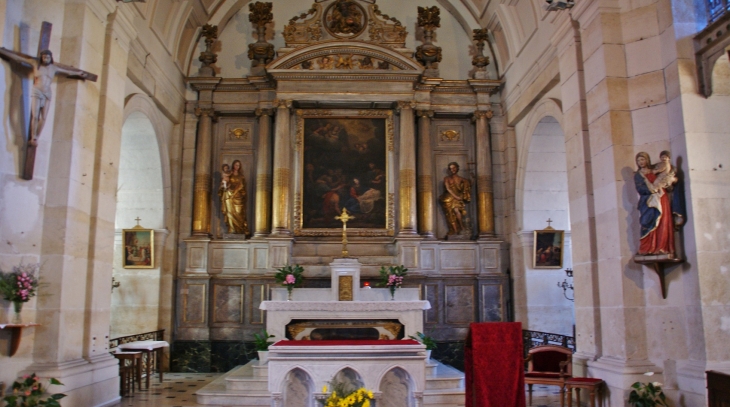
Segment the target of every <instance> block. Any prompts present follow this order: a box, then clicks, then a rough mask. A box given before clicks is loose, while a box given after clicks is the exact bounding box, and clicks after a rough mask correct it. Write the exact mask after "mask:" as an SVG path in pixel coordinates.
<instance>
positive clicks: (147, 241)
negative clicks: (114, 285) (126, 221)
mask: <svg viewBox="0 0 730 407" xmlns="http://www.w3.org/2000/svg"><path fill="white" fill-rule="evenodd" d="M122 245H123V246H124V250H123V251H122V266H124V268H125V269H151V268H154V267H155V233H154V231H153V230H152V229H143V228H134V229H124V230H122Z"/></svg>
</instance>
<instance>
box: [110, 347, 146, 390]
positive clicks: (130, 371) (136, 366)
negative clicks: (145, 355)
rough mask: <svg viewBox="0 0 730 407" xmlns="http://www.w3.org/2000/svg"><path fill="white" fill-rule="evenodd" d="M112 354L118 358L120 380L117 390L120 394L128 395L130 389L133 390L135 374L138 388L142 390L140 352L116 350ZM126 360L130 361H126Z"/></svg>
mask: <svg viewBox="0 0 730 407" xmlns="http://www.w3.org/2000/svg"><path fill="white" fill-rule="evenodd" d="M112 355H114V357H115V358H117V359H119V377H120V380H121V386H120V388H119V392H120V393H121V396H122V397H124V396H128V395H130V390H131V392H134V382H135V376H136V382H137V383H138V386H139V389H140V390H142V352H116V353H112ZM128 360H129V361H131V363H127V361H128ZM130 384H131V386H130Z"/></svg>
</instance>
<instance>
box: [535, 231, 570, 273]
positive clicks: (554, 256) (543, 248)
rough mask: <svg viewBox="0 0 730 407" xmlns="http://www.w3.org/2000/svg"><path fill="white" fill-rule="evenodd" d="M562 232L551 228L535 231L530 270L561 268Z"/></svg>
mask: <svg viewBox="0 0 730 407" xmlns="http://www.w3.org/2000/svg"><path fill="white" fill-rule="evenodd" d="M564 235H565V234H564V231H562V230H556V229H553V228H549V229H543V230H536V231H535V243H534V246H533V249H532V268H536V269H559V268H563V238H564Z"/></svg>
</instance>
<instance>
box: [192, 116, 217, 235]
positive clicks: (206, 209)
mask: <svg viewBox="0 0 730 407" xmlns="http://www.w3.org/2000/svg"><path fill="white" fill-rule="evenodd" d="M195 115H196V116H198V117H199V121H198V139H197V142H196V144H195V185H194V187H193V190H194V193H193V235H197V236H208V235H209V234H210V188H211V184H210V182H211V181H210V177H211V173H210V158H211V151H212V142H213V140H212V139H213V136H212V132H213V118H214V117H215V111H214V110H213V107H212V106H211V105H208V104H204V105H203V104H201V105H199V107H198V108H197V109H195Z"/></svg>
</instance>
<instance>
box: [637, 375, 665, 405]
mask: <svg viewBox="0 0 730 407" xmlns="http://www.w3.org/2000/svg"><path fill="white" fill-rule="evenodd" d="M644 375H646V376H653V375H654V372H647V373H644ZM631 388H632V389H633V390H631V393H629V404H631V405H632V406H634V407H656V406H667V400H666V397H665V396H664V392H663V391H662V384H661V383H659V382H653V383H652V382H649V383H642V382H636V383H634V384H632V385H631Z"/></svg>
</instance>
